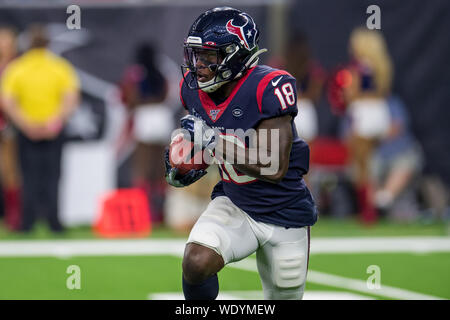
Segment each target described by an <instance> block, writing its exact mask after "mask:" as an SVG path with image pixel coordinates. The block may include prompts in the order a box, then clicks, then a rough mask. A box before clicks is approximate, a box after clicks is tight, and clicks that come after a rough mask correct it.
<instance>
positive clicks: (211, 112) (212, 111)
mask: <svg viewBox="0 0 450 320" xmlns="http://www.w3.org/2000/svg"><path fill="white" fill-rule="evenodd" d="M219 112H220V110H217V109H213V110H210V111H209V116H210V117H211V119H212V120H213V121H215V120H216V118H217V115H218V114H219Z"/></svg>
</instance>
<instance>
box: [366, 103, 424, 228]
mask: <svg viewBox="0 0 450 320" xmlns="http://www.w3.org/2000/svg"><path fill="white" fill-rule="evenodd" d="M388 106H389V111H390V115H391V125H390V128H389V133H388V136H387V137H386V138H385V139H383V140H382V141H381V142H380V145H379V146H378V147H377V148H376V150H375V152H374V157H373V159H372V177H373V182H374V187H375V198H374V202H375V205H376V207H377V208H378V209H379V210H381V211H384V212H385V213H386V214H387V216H388V217H389V218H391V219H393V220H400V221H408V220H413V219H415V218H417V215H418V211H419V207H418V203H417V197H416V191H417V187H418V186H417V183H416V182H417V178H418V176H419V173H420V170H421V168H422V150H421V147H420V145H419V144H418V142H417V141H416V139H415V138H414V136H413V135H412V133H411V132H410V130H409V115H408V113H407V109H406V107H405V105H404V104H403V101H402V100H401V99H400V98H398V97H395V96H392V97H389V99H388Z"/></svg>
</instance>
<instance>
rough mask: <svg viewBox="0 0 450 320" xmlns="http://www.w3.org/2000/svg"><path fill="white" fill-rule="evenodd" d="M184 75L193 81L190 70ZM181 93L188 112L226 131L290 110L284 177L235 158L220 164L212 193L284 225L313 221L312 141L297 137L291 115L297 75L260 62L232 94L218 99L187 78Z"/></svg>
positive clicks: (258, 217)
mask: <svg viewBox="0 0 450 320" xmlns="http://www.w3.org/2000/svg"><path fill="white" fill-rule="evenodd" d="M186 77H187V78H186V81H189V80H190V79H189V78H188V77H189V74H187V75H186ZM180 97H181V101H182V103H183V106H184V107H185V108H186V109H187V110H188V112H189V113H190V114H192V115H194V116H196V117H199V118H201V119H203V120H204V121H205V122H206V123H207V124H208V125H209V126H210V127H212V128H217V129H219V130H220V131H221V132H222V133H225V131H226V129H242V130H244V131H245V130H247V129H250V128H254V129H256V128H257V126H258V124H259V123H260V122H261V121H263V120H265V119H269V118H273V117H280V116H283V115H287V114H289V115H291V116H292V121H291V126H292V133H293V137H294V138H293V144H292V148H291V153H290V158H289V169H288V171H287V173H286V175H285V176H284V178H283V180H282V181H281V182H280V183H277V184H274V183H269V182H265V181H261V180H258V179H256V178H253V177H249V176H247V175H245V174H243V173H241V172H239V170H237V169H235V168H234V167H233V166H232V165H231V164H228V163H225V164H220V165H219V167H220V169H221V170H220V174H221V177H222V180H221V181H220V182H219V183H218V184H217V185H216V186H215V187H214V189H213V192H212V195H211V197H212V199H214V198H215V197H217V196H221V195H225V196H227V197H228V198H230V200H231V201H232V202H233V203H234V204H235V205H236V206H238V207H239V208H240V209H242V210H243V211H244V212H246V213H247V214H248V215H250V216H251V217H252V218H253V219H254V220H256V221H261V222H266V223H271V224H275V225H280V226H285V227H302V226H311V225H313V224H314V223H315V222H316V220H317V211H316V206H315V204H314V200H313V198H312V196H311V193H310V192H309V190H308V188H307V187H306V185H305V182H304V181H303V178H302V176H303V175H304V174H306V173H307V172H308V167H309V147H308V145H307V144H306V143H305V142H304V141H303V140H302V139H300V138H299V136H298V134H297V130H296V129H295V125H294V121H293V119H294V117H295V116H296V115H297V92H296V83H295V78H293V77H292V76H291V75H290V74H289V73H288V72H286V71H283V70H277V69H273V68H270V67H268V66H256V67H254V68H252V69H250V70H248V71H247V73H246V74H245V76H244V77H242V78H241V79H239V80H238V83H237V85H236V86H235V87H234V89H233V91H232V93H231V94H230V96H229V97H228V98H227V99H226V100H225V101H224V102H222V103H221V104H219V105H216V104H215V103H214V102H213V101H212V99H211V98H210V97H209V95H208V94H207V93H205V92H203V91H201V90H191V89H189V88H188V87H187V86H186V83H185V82H184V81H183V80H182V81H181V83H180Z"/></svg>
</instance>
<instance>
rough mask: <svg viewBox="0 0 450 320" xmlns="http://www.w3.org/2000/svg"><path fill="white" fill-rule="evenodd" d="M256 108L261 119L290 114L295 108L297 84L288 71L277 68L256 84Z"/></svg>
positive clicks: (293, 112) (295, 110) (295, 113)
mask: <svg viewBox="0 0 450 320" xmlns="http://www.w3.org/2000/svg"><path fill="white" fill-rule="evenodd" d="M257 103H258V109H259V112H260V113H261V117H262V119H268V118H274V117H281V116H284V115H287V114H289V115H291V116H292V118H295V116H296V115H297V113H298V110H297V84H296V80H295V78H294V77H293V76H291V75H290V74H289V73H288V72H286V71H282V70H278V71H274V72H271V73H269V74H268V75H266V76H265V77H264V78H263V79H262V80H261V82H260V83H259V84H258V89H257Z"/></svg>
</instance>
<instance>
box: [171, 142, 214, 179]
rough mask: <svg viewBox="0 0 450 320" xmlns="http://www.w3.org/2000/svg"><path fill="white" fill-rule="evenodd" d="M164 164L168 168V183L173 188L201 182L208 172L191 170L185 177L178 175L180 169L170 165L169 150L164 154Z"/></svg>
mask: <svg viewBox="0 0 450 320" xmlns="http://www.w3.org/2000/svg"><path fill="white" fill-rule="evenodd" d="M164 163H165V166H166V181H167V183H168V184H170V185H171V186H174V187H177V188H182V187H186V186H188V185H190V184H193V183H194V182H195V181H197V180H199V179H200V178H201V177H203V176H204V175H205V174H206V173H207V172H206V170H204V169H201V170H194V169H192V170H190V171H189V172H188V173H186V174H184V175H180V174H178V169H177V168H174V167H172V166H171V165H170V160H169V149H168V148H167V149H166V151H165V153H164Z"/></svg>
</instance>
